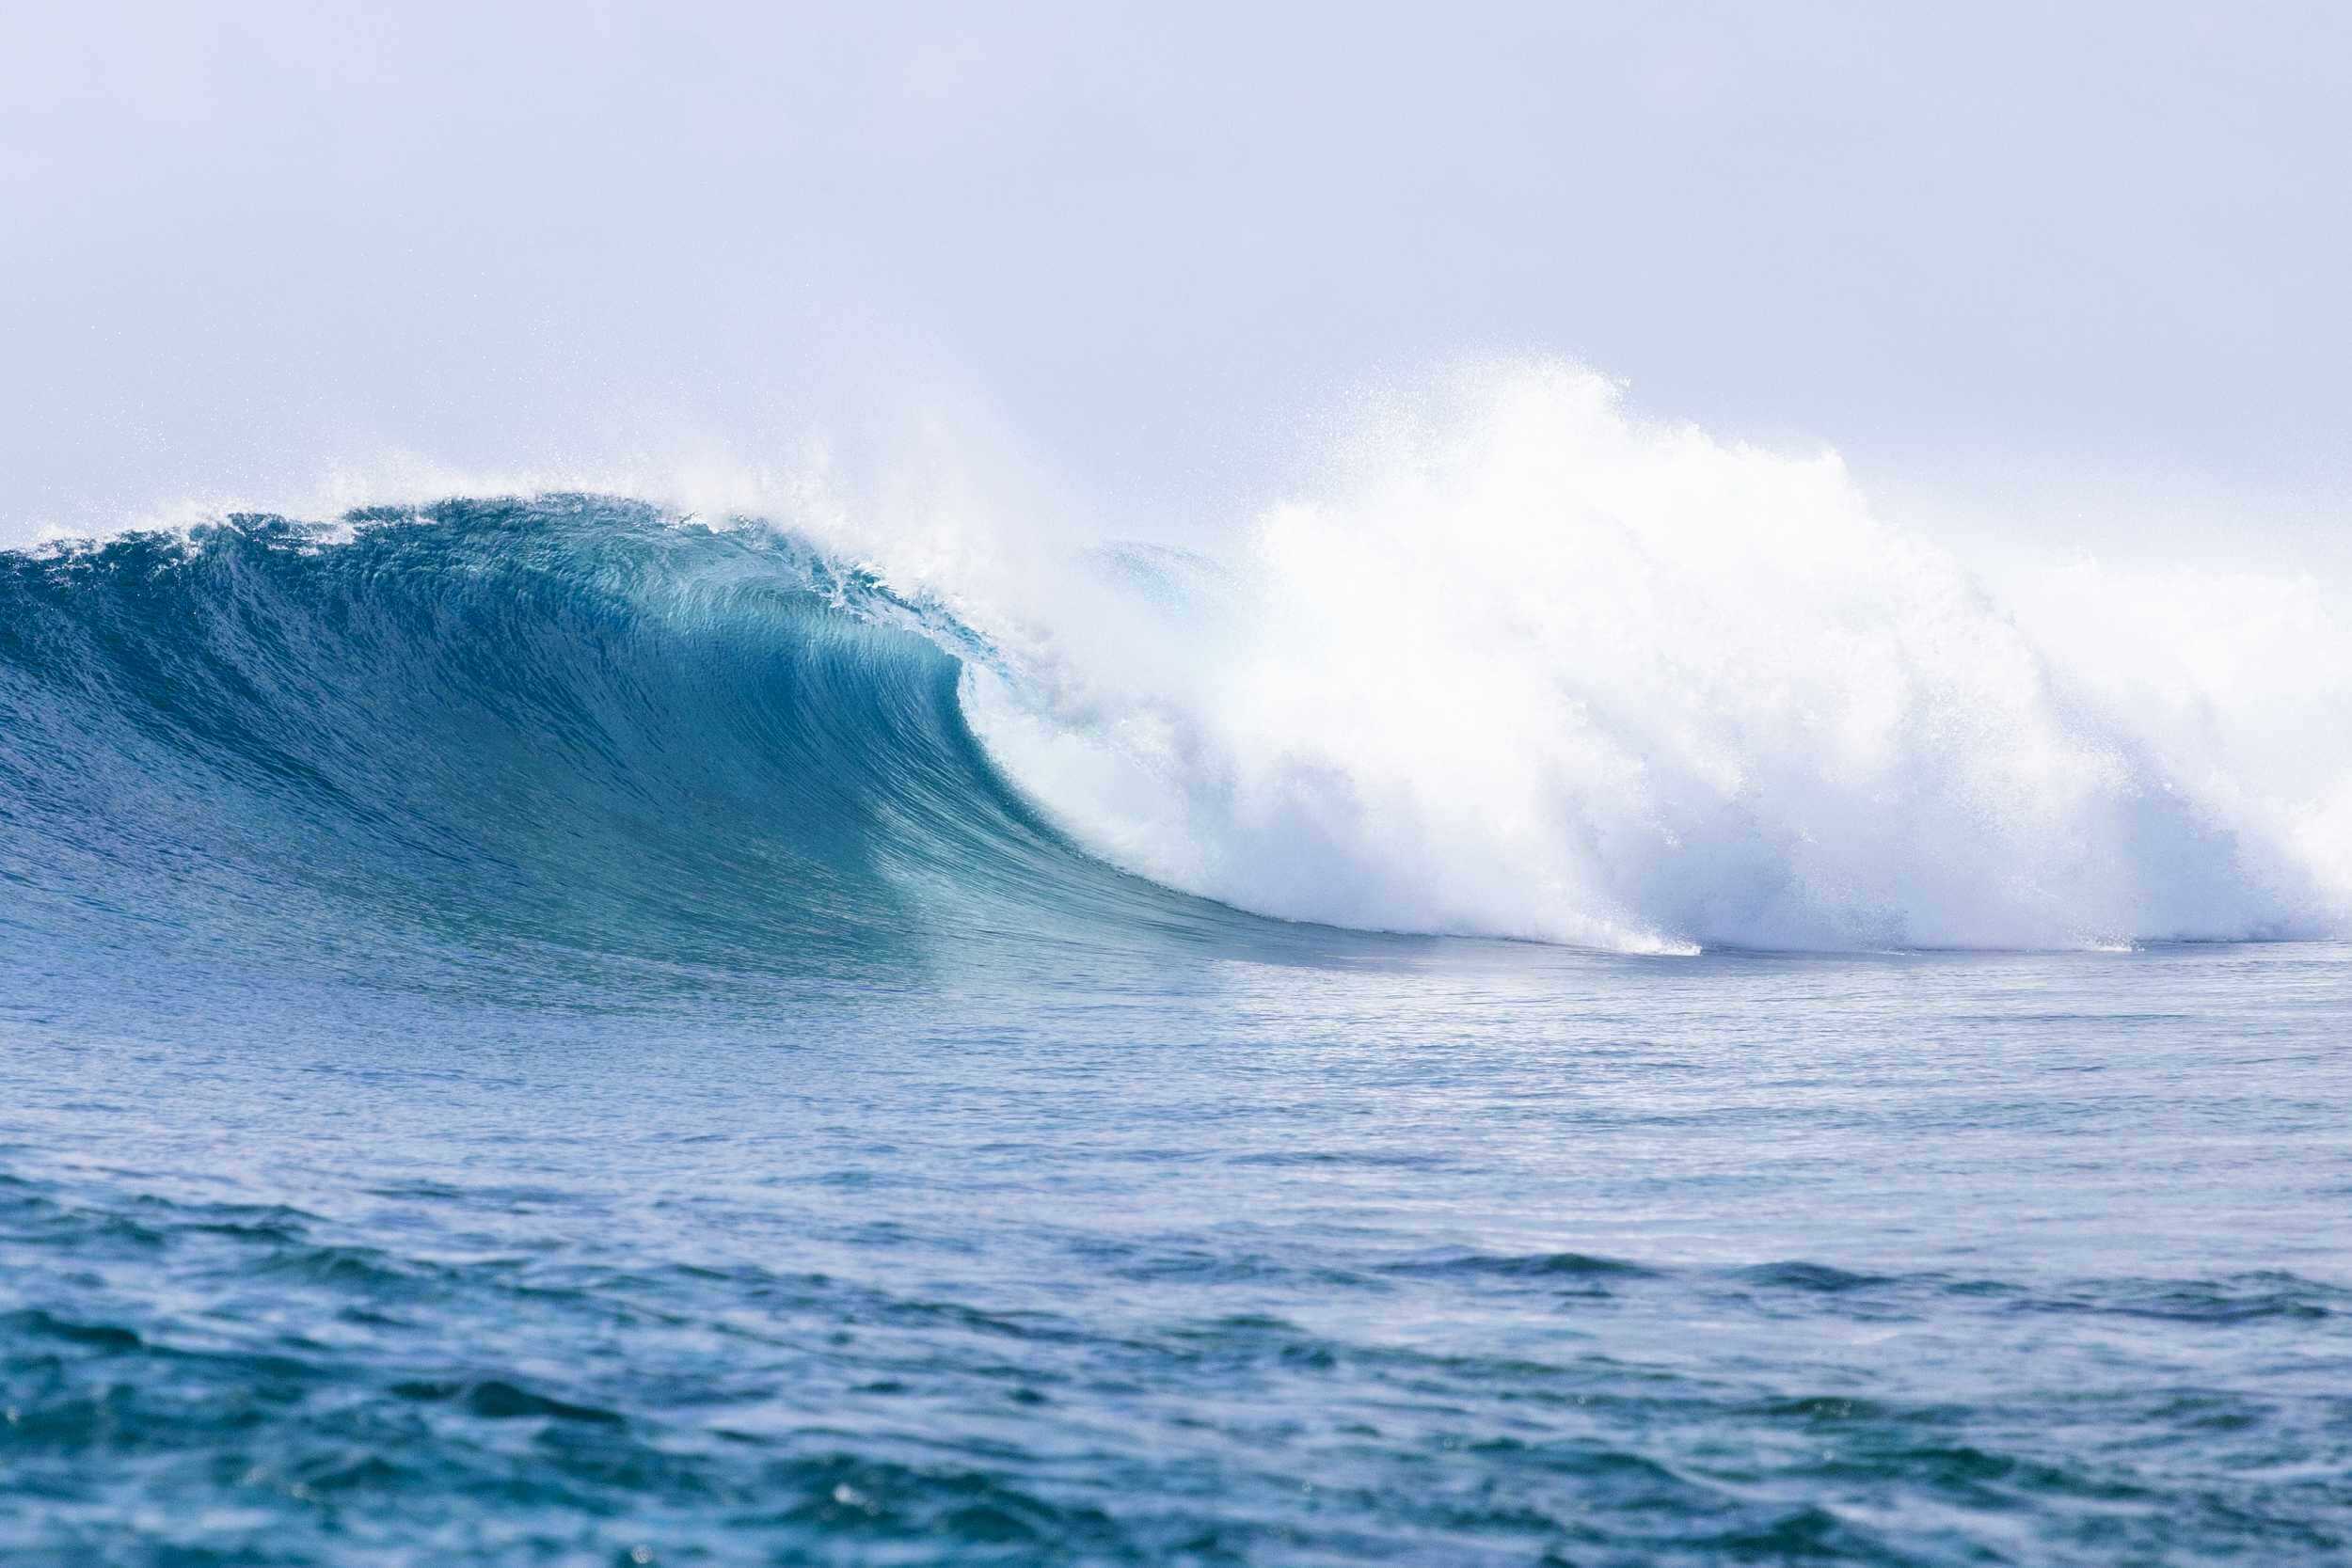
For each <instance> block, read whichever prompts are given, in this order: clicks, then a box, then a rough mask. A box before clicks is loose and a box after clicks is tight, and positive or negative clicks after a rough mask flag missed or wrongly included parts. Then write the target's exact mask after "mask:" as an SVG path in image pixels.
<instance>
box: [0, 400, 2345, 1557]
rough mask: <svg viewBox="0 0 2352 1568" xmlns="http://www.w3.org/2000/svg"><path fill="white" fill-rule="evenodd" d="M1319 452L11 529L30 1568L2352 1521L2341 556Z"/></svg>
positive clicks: (922, 463)
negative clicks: (1148, 482) (1986, 535)
mask: <svg viewBox="0 0 2352 1568" xmlns="http://www.w3.org/2000/svg"><path fill="white" fill-rule="evenodd" d="M1300 440H1301V442H1302V443H1303V444H1313V445H1315V446H1316V447H1317V450H1319V451H1321V453H1322V455H1321V456H1320V457H1319V458H1318V459H1317V460H1316V461H1314V462H1313V463H1311V464H1309V465H1307V466H1305V467H1303V468H1302V471H1301V474H1300V476H1299V477H1298V478H1297V479H1296V481H1295V483H1289V484H1287V485H1285V486H1283V487H1281V488H1280V489H1279V491H1278V492H1277V493H1274V494H1270V495H1267V496H1261V497H1236V498H1232V499H1229V501H1227V502H1225V503H1221V504H1218V505H1216V506H1209V507H1205V508H1204V510H1202V511H1200V512H1197V513H1187V514H1186V515H1183V516H1179V517H1171V516H1169V515H1168V514H1167V512H1166V510H1165V509H1161V510H1158V511H1152V510H1150V509H1137V510H1136V511H1134V512H1126V511H1121V510H1120V509H1119V508H1117V507H1113V506H1106V505H1104V504H1103V503H1102V502H1101V500H1100V499H1099V498H1094V499H1089V498H1085V497H1081V496H1078V495H1076V494H1074V493H1073V490H1072V489H1071V488H1070V487H1067V486H1064V485H1061V484H1058V483H1055V482H1053V481H1052V480H1051V478H1050V477H1049V476H1048V475H1046V474H1042V473H1041V471H1040V469H1039V468H1038V467H1036V466H1034V465H1032V464H1030V463H1028V462H1026V461H1025V460H1022V459H1019V458H1018V457H1016V456H1014V455H1012V454H1009V453H1007V452H1005V451H1000V450H995V449H992V448H991V447H990V446H989V445H988V443H987V442H985V441H977V440H975V439H974V438H972V437H970V436H968V435H967V434H964V433H960V432H959V431H957V430H956V429H954V428H952V427H935V428H933V429H931V430H930V431H929V432H927V433H926V434H924V435H923V436H922V438H921V439H920V440H918V441H915V442H914V443H913V444H912V445H911V446H910V447H907V448H904V449H900V450H895V451H890V452H889V453H888V454H887V455H886V457H884V458H881V459H878V458H877V455H876V453H874V452H871V451H868V452H863V453H860V454H857V455H850V454H846V453H844V452H842V451H828V450H827V449H824V448H822V447H820V446H818V445H811V446H809V447H807V448H805V449H803V450H800V451H796V452H794V453H793V455H792V456H791V457H790V459H789V460H788V461H778V462H776V463H774V464H772V465H766V466H762V465H756V464H744V463H740V462H737V461H734V460H732V459H729V460H723V461H698V462H693V463H684V464H660V463H641V464H635V465H618V466H612V467H601V468H599V467H596V466H593V465H583V466H581V467H579V468H577V469H573V470H567V471H563V472H548V473H531V474H507V475H485V474H462V473H455V472H453V471H450V470H447V469H439V468H436V467H432V466H431V465H424V464H409V465H405V466H402V465H391V466H388V467H383V468H377V469H371V470H368V471H365V472H360V473H357V474H353V475H347V476H344V477H342V478H338V479H334V480H332V481H330V482H329V483H326V485H324V486H322V487H320V488H319V489H318V490H317V491H315V492H314V493H311V494H310V495H309V496H308V497H307V498H305V497H301V496H294V497H291V498H289V497H275V498H273V497H259V498H248V499H241V500H231V499H224V498H215V499H207V500H204V501H201V502H191V503H188V504H187V505H185V506H181V507H176V508H169V509H165V510H163V511H161V512H157V513H154V514H151V515H140V516H131V517H126V518H124V519H123V523H124V526H123V527H122V528H121V529H119V531H113V532H110V533H104V534H103V535H102V536H99V537H77V536H58V537H52V538H49V539H46V540H44V541H42V542H40V543H38V544H34V545H29V546H25V547H23V548H19V549H14V550H8V551H0V958H5V963H4V964H0V1456H5V1461H6V1462H5V1464H0V1504H4V1505H0V1550H5V1551H6V1552H7V1553H8V1555H9V1556H10V1557H11V1559H12V1560H24V1561H28V1562H43V1561H60V1562H62V1561H75V1562H83V1561H95V1562H107V1563H126V1564H142V1565H144V1564H156V1565H161V1564H166V1563H168V1564H173V1565H175V1568H184V1565H187V1564H195V1563H221V1564H229V1563H237V1564H245V1563H252V1562H278V1563H289V1564H293V1563H303V1564H308V1563H330V1562H331V1563H337V1564H348V1563H361V1564H386V1565H391V1564H404V1565H405V1564H408V1563H416V1562H423V1561H428V1560H429V1561H443V1562H445V1561H462V1562H484V1563H490V1562H496V1563H512V1562H546V1563H628V1564H632V1565H640V1564H645V1563H652V1562H680V1563H686V1562H699V1563H722V1564H732V1563H737V1562H743V1563H752V1562H763V1563H775V1562H790V1563H827V1564H866V1563H872V1564H883V1563H908V1562H955V1563H994V1564H1004V1565H1007V1568H1010V1565H1013V1564H1020V1565H1024V1568H1026V1565H1030V1564H1040V1563H1056V1564H1073V1565H1075V1564H1088V1565H1093V1564H1113V1563H1119V1564H1140V1563H1152V1564H1161V1563H1184V1564H1200V1565H1208V1564H1235V1563H1266V1564H1281V1565H1298V1568H1308V1565H1327V1564H1339V1563H1351V1564H1353V1563H1363V1562H1399V1563H1417V1562H1438V1561H1442V1562H1448V1563H1455V1562H1458V1563H1465V1564H1479V1565H1489V1564H1491V1565H1496V1568H1501V1565H1503V1564H1513V1565H1533V1564H1543V1565H1546V1568H1550V1565H1556V1564H1565V1563H1576V1564H1581V1565H1586V1568H1590V1565H1593V1564H1610V1565H1618V1568H1635V1565H1641V1568H1650V1565H1655V1564H1685V1565H1691V1568H1700V1565H1706V1568H1713V1565H1717V1564H1724V1563H1788V1562H1798V1561H1806V1562H1823V1561H1826V1562H1851V1563H1881V1564H1885V1563H1900V1564H1914V1563H1915V1564H1959V1563H1971V1564H1981V1563H1988V1562H2015V1563H2023V1564H2035V1565H2044V1564H2056V1565H2069V1564H2080V1565H2085V1568H2088V1565H2092V1564H2106V1563H2112V1562H2119V1561H2131V1562H2146V1563H2174V1562H2178V1563H2184V1564H2185V1563H2192V1562H2206V1561H2214V1560H2249V1561H2263V1562H2300V1561H2311V1562H2321V1561H2328V1560H2335V1559H2337V1558H2339V1557H2341V1555H2342V1554H2343V1553H2344V1551H2346V1550H2348V1549H2352V1492H2347V1491H2346V1489H2345V1487H2344V1481H2343V1479H2342V1478H2343V1477H2344V1475H2345V1474H2346V1473H2347V1471H2348V1470H2352V1402H2347V1399H2346V1396H2345V1394H2344V1387H2345V1383H2344V1370H2345V1369H2346V1367H2347V1366H2348V1365H2352V1337H2348V1336H2347V1331H2346V1326H2345V1325H2346V1324H2347V1323H2352V1265H2347V1261H2346V1256H2345V1252H2344V1244H2343V1225H2342V1215H2343V1205H2344V1196H2345V1194H2346V1193H2348V1192H2352V1151H2347V1148H2346V1146H2345V1143H2344V1137H2343V1132H2342V1130H2343V1128H2344V1126H2345V1125H2346V1121H2347V1118H2352V1072H2348V1071H2347V1069H2346V1063H2345V1058H2344V1050H2343V1043H2342V1042H2343V1040H2344V1033H2345V1028H2346V1025H2347V1023H2348V1022H2352V944H2347V942H2346V941H2345V937H2346V934H2347V929H2352V682H2348V681H2347V676H2346V674H2345V672H2346V671H2347V670H2348V669H2352V657H2346V656H2352V642H2348V641H2347V637H2346V631H2347V621H2346V614H2345V608H2346V604H2347V599H2346V596H2345V594H2344V585H2343V584H2342V583H2341V582H2340V581H2338V580H2337V579H2336V578H2334V577H2332V576H2330V575H2329V574H2328V572H2327V571H2326V570H2324V569H2322V568H2321V567H2320V566H2318V565H2317V564H2315V563H2312V562H2294V561H2285V560H2269V559H2263V558H2260V557H2253V556H2246V555H2243V554H2238V553H2233V548H2232V547H2231V546H2227V545H2226V543H2223V544H2218V545H2217V549H2216V551H2215V552H2214V553H2213V555H2212V556H2211V557H2210V558H2209V559H2196V560H2189V559H2186V558H2182V557H2178V556H2174V557H2169V558H2168V559H2166V560H2163V561H2152V560H2150V559H2146V558H2138V557H2106V558H2102V557H2094V556H2091V555H2089V554H2084V553H2079V552H2077V553H2066V554H2057V553H2050V552H2045V551H2042V550H2041V549H2039V548H2036V547H2032V542H2031V541H2030V540H2027V541H2026V543H2025V545H2023V546H2020V547H2018V548H2016V549H2013V550H2010V551H2009V552H2008V553H2006V554H1990V553H1985V552H1982V551H1977V550H1973V549H1971V548H1968V547H1964V546H1963V545H1962V544H1961V543H1959V542H1956V541H1954V540H1952V539H1950V538H1947V537H1946V536H1944V535H1942V534H1940V533H1939V532H1937V531H1935V530H1933V529H1931V528H1929V527H1926V526H1924V525H1921V524H1918V523H1916V522H1915V521H1910V520H1906V519H1905V518H1904V517H1902V516H1901V515H1899V514H1898V513H1897V512H1890V511H1889V510H1888V509H1887V508H1886V507H1885V506H1884V505H1883V503H1880V502H1877V501H1874V500H1873V499H1871V498H1870V497H1868V496H1867V495H1866V493H1865V490H1864V487H1863V486H1861V485H1860V484H1858V483H1856V481H1855V480H1854V479H1853V478H1852V476H1851V475H1850V474H1849V473H1848V472H1847V470H1846V469H1845V467H1843V466H1842V465H1841V464H1840V462H1839V461H1838V460H1837V459H1836V457H1835V456H1834V455H1830V454H1827V453H1820V452H1798V453H1791V452H1789V451H1782V450H1777V449H1767V448H1764V447H1759V446H1756V445H1751V444H1744V443H1741V442H1738V441H1732V440H1727V439H1723V438H1719V437H1717V436H1710V435H1708V433H1706V432H1704V431H1701V430H1698V429H1695V428H1693V427H1691V426H1689V425H1686V424H1679V423H1672V422H1665V421H1661V420H1657V419H1654V418H1651V417H1648V416H1645V415H1644V414H1641V413H1639V412H1637V411H1636V410H1634V409H1633V408H1632V407H1631V406H1630V405H1629V402H1628V398H1627V395H1626V392H1625V390H1624V388H1622V387H1620V386H1618V385H1617V384H1615V383H1613V382H1612V381H1610V380H1609V379H1607V378H1606V377H1604V376H1601V375H1599V374H1597V373H1596V372H1591V371H1588V370H1585V369H1582V368H1580V367H1577V366H1574V365H1569V364H1565V363H1559V362H1535V363H1512V364H1502V365H1486V366H1477V367H1470V368H1465V369H1462V370H1459V371H1456V372H1451V373H1448V374H1444V375H1438V376H1434V377H1429V378H1426V379H1422V380H1419V381H1414V382H1410V383H1407V384H1403V385H1400V386H1398V387H1395V388H1391V389H1389V390H1388V391H1385V392H1383V393H1382V394H1381V395H1379V396H1377V397H1375V398H1369V399H1363V400H1359V401H1358V402H1357V403H1356V404H1351V405H1350V406H1349V407H1348V409H1347V410H1346V411H1345V412H1343V413H1342V414H1338V415H1335V416H1333V417H1332V418H1331V419H1330V420H1327V421H1325V423H1324V424H1323V425H1321V426H1319V427H1317V428H1316V429H1314V430H1311V431H1302V432H1301V435H1300Z"/></svg>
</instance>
